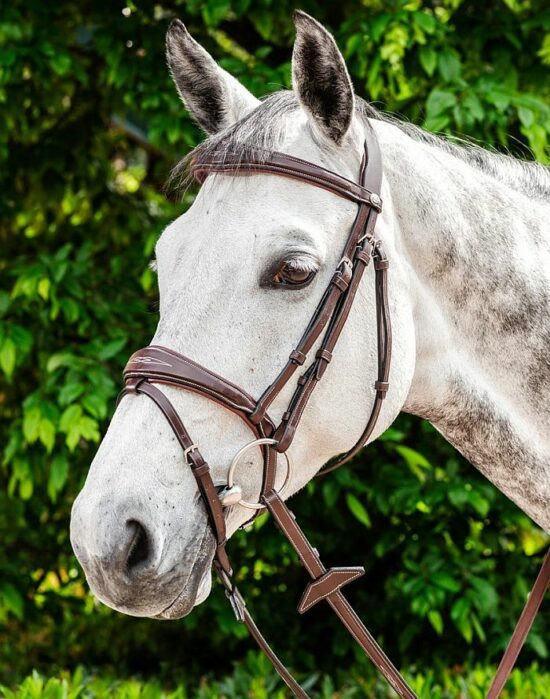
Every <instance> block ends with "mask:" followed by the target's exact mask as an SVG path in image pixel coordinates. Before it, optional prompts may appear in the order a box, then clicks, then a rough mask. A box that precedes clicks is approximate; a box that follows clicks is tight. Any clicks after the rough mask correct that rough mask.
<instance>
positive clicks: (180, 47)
mask: <svg viewBox="0 0 550 699" xmlns="http://www.w3.org/2000/svg"><path fill="white" fill-rule="evenodd" d="M166 57H167V60H168V67H169V68H170V73H171V74H172V78H173V79H174V82H175V84H176V88H177V90H178V93H179V95H180V97H181V99H182V101H183V103H184V105H185V106H186V108H187V109H188V110H189V112H190V113H191V116H192V117H193V119H194V120H195V121H196V122H197V123H198V125H199V126H200V127H201V128H202V129H203V130H204V131H206V133H208V134H213V133H216V132H217V131H220V130H221V129H224V128H226V127H227V126H230V125H231V124H233V123H234V122H235V121H238V120H239V119H241V118H242V117H243V116H245V115H246V114H248V112H250V111H252V110H253V109H254V108H255V107H257V105H258V104H259V103H260V101H259V100H258V99H256V97H254V95H252V93H250V92H249V91H248V90H247V89H246V88H245V87H244V86H243V85H241V83H240V82H239V81H238V80H236V79H235V78H234V77H233V76H232V75H230V74H229V73H228V72H227V71H225V70H223V68H220V66H219V65H218V64H217V63H216V61H215V60H214V59H213V58H212V56H211V55H210V54H209V53H208V52H207V51H205V49H203V47H202V46H201V45H200V44H198V43H197V42H196V41H195V40H194V39H193V37H192V36H191V34H189V32H188V31H187V29H186V27H185V25H184V24H183V22H181V21H180V20H179V19H175V20H174V21H173V22H172V24H171V25H170V28H169V29H168V33H167V34H166Z"/></svg>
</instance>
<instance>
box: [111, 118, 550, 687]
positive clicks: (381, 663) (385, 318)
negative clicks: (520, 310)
mask: <svg viewBox="0 0 550 699" xmlns="http://www.w3.org/2000/svg"><path fill="white" fill-rule="evenodd" d="M193 172H194V175H195V177H196V178H197V180H198V181H199V182H201V183H202V182H203V181H204V179H205V178H206V177H207V176H208V175H209V174H210V173H221V174H229V175H233V176H235V175H237V176H239V175H243V176H249V175H253V174H262V173H264V174H277V175H281V176H284V177H289V178H293V179H296V180H298V181H300V182H305V183H308V184H311V185H314V186H316V187H321V188H323V189H326V190H328V191H330V192H332V193H333V194H335V195H337V196H340V197H343V198H345V199H348V200H350V201H353V202H355V203H356V204H357V207H358V210H357V215H356V217H355V221H354V223H353V226H352V228H351V231H350V233H349V236H348V238H347V241H346V244H345V246H344V249H343V251H342V256H341V260H340V262H339V264H338V266H337V269H336V270H335V272H334V274H333V276H332V278H331V280H330V283H329V285H328V287H327V289H326V290H325V293H324V295H323V297H322V298H321V301H320V302H319V304H318V306H317V308H316V309H315V312H314V314H313V316H312V318H311V320H310V322H309V324H308V326H307V328H306V330H305V332H304V334H303V336H302V338H301V340H300V342H299V343H298V345H297V346H296V347H295V348H294V349H293V350H292V351H291V352H290V355H289V359H288V361H287V363H286V364H285V366H284V367H283V369H282V370H281V372H280V373H279V375H278V376H277V378H276V379H275V380H274V381H273V383H272V384H271V385H270V386H269V387H268V388H267V389H266V390H265V391H264V393H263V395H262V396H261V397H260V398H259V400H255V399H254V398H253V397H252V396H250V395H249V394H248V393H247V392H246V391H243V390H242V389H241V388H240V387H239V386H237V385H235V384H233V383H232V382H230V381H227V380H226V379H224V378H223V377H221V376H219V375H218V374H215V373H214V372H212V371H210V370H209V369H206V368H205V367H203V366H201V365H200V364H198V363H197V362H195V361H193V360H192V359H189V358H187V357H184V356H182V355H180V354H178V353H177V352H174V351H173V350H170V349H167V348H165V347H160V346H154V345H152V346H149V347H145V348H144V349H141V350H139V351H138V352H136V353H135V354H133V355H132V357H131V358H130V360H129V361H128V364H127V365H126V368H125V370H124V379H125V382H126V386H125V388H124V389H123V391H122V393H121V395H120V398H122V397H123V396H125V395H129V394H134V395H139V394H143V395H147V396H148V397H149V398H150V399H151V400H153V401H154V402H155V404H156V405H157V406H158V408H159V409H160V410H161V412H162V413H163V414H164V416H165V418H166V419H167V421H168V423H169V424H170V427H171V428H172V430H173V432H174V434H175V435H176V438H177V439H178V442H179V444H180V446H181V448H182V450H183V452H184V458H185V461H186V463H187V465H188V466H189V467H190V468H191V470H192V472H193V475H194V477H195V479H196V481H197V485H198V488H199V491H200V493H201V496H202V499H203V502H204V505H205V507H206V512H207V514H208V517H209V521H210V526H211V528H212V531H213V533H214V537H215V539H216V553H215V557H214V568H215V569H216V571H217V573H218V575H219V577H220V580H221V582H222V585H223V586H224V588H225V591H226V594H227V597H228V599H229V601H230V603H231V606H232V608H233V611H234V613H235V616H236V618H237V620H238V621H240V622H242V623H244V624H246V626H247V627H248V629H249V631H250V633H251V635H252V636H253V638H254V639H255V640H256V642H257V643H258V645H259V646H260V648H261V649H262V651H263V652H264V653H265V654H266V656H267V657H268V658H269V660H270V661H271V663H272V664H273V666H274V668H275V669H276V670H277V672H278V673H279V675H280V676H281V678H282V679H283V680H284V681H285V682H286V684H287V685H288V687H289V688H290V689H291V690H292V692H293V693H294V694H295V695H296V696H297V697H300V698H301V699H308V695H307V694H306V692H305V691H304V690H303V689H302V688H301V687H300V685H299V684H298V683H297V682H296V680H295V679H294V678H293V677H292V675H291V674H290V673H289V672H288V670H287V669H286V667H285V666H284V664H283V663H282V662H281V661H280V660H279V658H278V657H277V656H276V655H275V653H274V652H273V650H272V649H271V647H270V646H269V644H268V643H267V641H266V640H265V638H264V637H263V636H262V634H261V633H260V631H259V629H258V627H257V626H256V624H255V622H254V620H253V619H252V617H251V615H250V613H249V611H248V609H247V606H246V603H245V601H244V599H243V597H242V595H241V594H240V592H239V591H238V589H237V588H236V587H235V585H234V583H233V581H232V577H231V576H232V572H233V571H232V568H231V564H230V561H229V558H228V555H227V552H226V543H227V539H226V528H225V514H224V507H231V506H239V505H241V506H244V507H248V508H251V509H254V510H256V512H258V511H259V510H260V509H264V508H266V509H267V510H269V512H270V513H271V515H272V517H273V519H274V521H275V523H276V524H277V526H278V527H279V529H280V530H281V532H282V533H283V534H284V536H285V537H286V538H287V539H288V541H289V542H290V544H291V545H292V547H293V548H294V550H295V551H296V553H297V554H298V556H299V558H300V560H301V562H302V564H303V565H304V567H305V568H306V570H307V572H308V573H309V575H310V577H311V582H309V583H308V584H307V586H306V589H305V591H304V593H303V595H302V597H301V599H300V601H299V604H298V611H299V612H300V613H301V614H303V613H305V612H307V611H308V610H309V609H311V608H312V607H313V606H314V605H315V604H317V603H318V602H320V601H322V600H326V602H327V603H328V604H329V605H330V606H331V607H332V609H333V610H334V612H335V613H336V614H337V616H338V617H339V618H340V620H341V621H342V623H343V624H344V626H345V627H346V628H347V630H348V631H349V633H350V634H351V635H352V636H353V637H354V638H355V640H356V641H357V642H358V643H359V645H360V646H361V647H362V648H363V650H364V651H365V653H366V654H367V655H368V657H369V658H370V659H371V660H372V662H373V663H374V664H375V666H376V667H377V668H378V670H379V671H380V672H381V673H382V674H383V675H384V677H385V678H386V680H387V681H388V682H389V683H390V685H391V686H392V687H393V688H394V690H395V691H396V692H397V694H398V695H399V696H400V697H401V698H402V699H417V697H416V695H415V693H414V692H413V691H412V689H411V688H410V687H409V685H408V684H407V682H406V681H405V679H404V678H403V677H402V676H401V674H400V673H399V671H398V670H397V669H396V668H395V667H394V666H393V664H392V663H391V661H390V660H389V658H388V657H387V656H386V654H385V653H384V651H383V650H382V648H380V646H379V645H378V644H377V642H376V640H375V639H374V638H373V637H372V635H371V634H370V632H369V631H368V629H367V628H366V627H365V626H364V624H363V623H362V621H361V620H360V619H359V617H358V616H357V614H356V613H355V611H354V610H353V608H352V607H351V605H350V604H349V602H348V601H347V599H346V598H345V597H344V594H343V592H342V588H343V587H344V586H345V585H347V584H348V583H350V582H352V581H353V580H355V579H357V578H358V577H360V576H361V575H363V574H364V572H365V571H364V569H363V568H362V567H358V566H352V567H343V568H330V569H328V570H327V568H325V566H324V565H323V563H322V561H321V559H320V557H319V553H318V552H317V550H316V549H315V548H313V547H312V546H311V544H310V543H309V541H308V539H307V538H306V536H305V534H304V533H303V531H302V530H301V528H300V527H299V525H298V523H297V522H296V518H295V517H294V515H293V514H292V512H291V511H290V510H289V509H288V507H287V506H286V504H285V502H284V501H283V499H282V497H281V495H282V494H284V492H283V491H284V487H285V485H286V483H287V482H288V480H289V478H290V473H291V461H290V457H289V455H288V453H287V450H288V448H289V447H290V445H291V444H292V440H293V438H294V435H295V433H296V429H297V428H298V425H299V422H300V418H301V416H302V414H303V411H304V409H305V408H306V406H307V403H308V401H309V399H310V397H311V395H312V393H313V391H314V389H315V387H316V386H317V384H318V383H319V381H320V380H321V379H322V377H323V375H324V373H325V371H326V369H327V367H328V364H329V363H330V361H331V359H332V354H333V352H334V349H335V347H336V344H337V342H338V339H339V337H340V334H341V332H342V329H343V327H344V325H345V323H346V320H347V318H348V315H349V312H350V310H351V306H352V304H353V301H354V298H355V294H356V291H357V288H358V286H359V283H360V281H361V279H362V276H363V273H364V271H365V269H366V267H367V265H368V264H369V262H370V260H371V259H372V260H373V266H374V274H375V281H374V283H375V297H376V331H377V348H378V375H377V378H376V381H375V382H374V391H375V397H374V402H373V407H372V410H371V414H370V416H369V418H368V420H367V423H366V427H365V429H364V431H363V433H362V435H361V437H360V438H359V440H358V442H357V444H356V445H355V446H354V447H353V448H352V449H350V450H349V451H348V452H347V453H346V454H344V455H343V456H342V457H341V458H339V459H338V460H337V461H336V462H335V463H333V464H331V465H329V467H327V468H325V469H322V470H321V472H320V473H327V472H328V471H332V470H334V469H335V468H337V467H338V466H341V465H342V464H343V463H345V461H347V460H348V459H350V458H351V457H352V456H354V455H355V454H356V453H357V452H358V451H359V450H360V449H361V448H362V447H363V446H364V445H365V443H366V442H367V441H368V439H369V437H370V436H371V435H372V433H373V430H374V428H375V426H376V423H377V420H378V417H379V414H380V410H381V407H382V401H383V400H384V398H385V396H386V393H387V391H388V388H389V372H390V361H391V339H392V336H391V322H390V315H389V305H388V291H387V271H388V267H389V262H388V259H387V257H386V255H385V253H384V249H383V247H382V244H381V241H379V240H377V239H376V237H375V234H374V233H375V225H376V219H377V216H378V213H379V212H380V211H381V208H382V200H381V198H380V191H381V181H382V164H381V156H380V150H379V146H378V143H377V141H376V138H375V137H374V133H373V132H372V130H370V129H369V130H368V132H367V134H366V141H365V145H364V154H363V159H362V163H361V168H360V175H359V180H358V182H357V183H355V182H352V181H351V180H348V179H346V178H344V177H341V176H340V175H338V174H336V173H333V172H330V171H329V170H326V169H324V168H322V167H319V166H318V165H315V164H313V163H309V162H306V161H304V160H300V159H299V158H295V157H293V156H290V155H286V154H284V153H272V154H270V155H269V157H263V156H262V155H261V154H260V155H259V157H258V158H251V159H249V160H244V161H243V160H241V159H239V158H238V157H237V156H233V155H232V154H231V153H226V152H224V153H223V154H220V157H219V159H217V158H216V157H214V158H213V159H211V160H202V161H200V162H196V163H194V166H193ZM323 332H324V335H323V337H322V339H321V341H320V345H319V348H318V349H317V350H316V352H315V355H314V357H313V359H312V361H311V363H310V364H309V366H308V367H307V368H306V370H305V371H304V372H303V373H302V374H301V376H300V377H299V378H298V379H297V381H296V387H295V390H294V394H293V396H292V398H291V400H290V403H289V405H288V408H287V410H286V411H285V412H284V413H283V415H282V418H281V421H280V423H279V424H278V425H276V424H275V423H274V422H273V420H272V419H271V418H270V417H269V414H268V409H269V407H270V406H271V404H272V403H273V401H274V400H275V398H276V397H277V396H278V395H279V393H280V392H281V390H282V389H283V388H284V387H285V386H286V385H287V383H288V382H289V381H290V380H291V379H292V377H293V376H294V374H295V372H296V371H297V370H298V368H299V367H301V366H303V365H304V364H305V363H306V361H307V359H308V355H309V354H310V352H311V350H312V348H313V346H314V345H315V343H316V342H317V341H318V340H319V338H321V335H322V333H323ZM159 384H160V385H162V384H165V385H170V386H176V387H178V388H183V389H185V390H188V391H193V392H195V393H198V394H199V395H202V396H204V397H206V398H209V399H210V400H213V401H215V402H216V403H219V404H220V405H222V406H223V407H224V408H227V409H228V410H231V411H232V412H234V413H235V414H236V415H238V416H239V417H240V418H241V419H242V420H243V421H244V422H245V423H246V425H247V426H248V427H249V429H250V430H251V432H252V434H253V435H254V441H252V442H250V443H249V444H247V445H245V446H244V447H243V449H241V450H240V451H239V452H238V454H237V455H236V457H235V459H234V460H233V463H232V465H231V467H230V470H229V474H228V483H227V486H226V487H225V488H224V489H222V491H221V492H220V491H219V489H218V488H216V486H215V485H214V482H213V480H212V476H211V474H210V469H209V467H208V464H207V463H206V462H205V460H204V459H203V457H202V455H201V453H200V451H199V449H198V447H197V445H196V444H195V443H194V442H193V441H192V439H191V437H190V435H189V433H188V432H187V430H186V428H185V426H184V424H183V422H182V421H181V418H180V417H179V415H178V413H177V411H176V410H175V408H174V407H173V405H172V403H171V402H170V401H169V400H168V398H166V396H165V395H164V393H163V392H162V390H161V389H160V388H159V387H158V385H159ZM120 398H119V400H120ZM249 448H259V449H261V450H262V454H263V462H264V463H263V477H262V485H261V490H260V494H259V498H258V502H257V503H248V502H244V501H243V500H242V496H241V493H240V489H239V487H238V484H236V483H235V482H234V470H235V467H236V465H237V463H238V461H239V458H240V457H241V455H242V454H243V452H244V451H245V450H247V449H249ZM279 454H283V455H285V457H286V459H287V464H286V467H287V474H286V478H285V483H284V484H283V487H282V488H281V492H278V491H277V489H276V487H275V478H276V475H277V466H278V464H277V459H278V455H279ZM549 583H550V553H549V554H548V555H547V556H546V559H545V562H544V564H543V567H542V569H541V572H540V574H539V577H538V578H537V581H536V583H535V586H534V587H533V590H532V593H531V595H530V597H529V600H528V602H527V604H526V606H525V609H524V611H523V614H522V616H521V618H520V621H519V622H518V626H517V628H516V630H515V631H514V635H513V636H512V639H511V641H510V644H509V646H508V648H507V650H506V652H505V654H504V657H503V659H502V662H501V664H500V666H499V669H498V671H497V674H496V676H495V679H494V681H493V684H492V686H491V689H490V690H489V694H488V695H487V699H497V697H498V696H499V694H500V691H501V690H502V687H503V686H504V684H505V682H506V679H507V677H508V675H509V673H510V671H511V669H512V667H513V665H514V662H515V660H516V658H517V655H518V654H519V651H520V649H521V647H522V645H523V642H524V640H525V637H526V636H527V633H528V631H529V629H530V627H531V625H532V623H533V620H534V618H535V616H536V613H537V610H538V607H539V606H540V603H541V601H542V599H543V597H544V594H545V591H546V589H547V588H548V585H549Z"/></svg>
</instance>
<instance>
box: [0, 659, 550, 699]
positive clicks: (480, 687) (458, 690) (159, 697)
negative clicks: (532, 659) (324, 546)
mask: <svg viewBox="0 0 550 699" xmlns="http://www.w3.org/2000/svg"><path fill="white" fill-rule="evenodd" d="M493 673H494V669H493V668H484V667H479V666H476V667H473V668H472V669H466V668H460V669H456V668H455V669H453V670H445V671H443V672H441V673H434V672H429V673H428V674H426V675H423V674H420V673H409V675H408V676H407V679H408V681H409V682H410V685H411V687H412V688H413V690H414V691H415V692H416V693H417V694H418V697H419V699H462V698H463V697H465V696H468V697H469V698H471V699H483V698H484V697H485V693H486V691H487V689H488V687H489V684H490V681H491V679H492V676H493ZM303 685H304V686H305V687H307V688H308V691H311V695H312V696H313V697H315V698H318V699H351V698H352V697H370V698H371V699H392V698H393V697H395V694H394V692H392V691H391V689H390V688H389V686H388V685H387V683H386V682H384V680H382V679H381V678H379V677H373V676H372V674H371V675H370V676H362V675H359V674H357V675H356V676H354V677H351V678H350V677H348V678H347V679H346V681H345V684H344V686H343V687H341V688H340V689H339V690H338V691H336V689H335V687H334V684H333V682H332V681H331V680H330V679H329V678H328V677H326V676H321V677H319V676H318V675H312V676H311V677H309V678H307V679H305V680H304V681H303ZM286 696H288V692H287V691H286V690H284V689H282V688H281V682H280V680H279V679H278V678H277V676H276V675H275V674H274V672H273V669H272V668H271V666H270V665H269V663H268V661H267V660H266V659H265V658H264V657H263V656H260V655H256V654H252V653H249V654H248V655H247V657H246V660H245V661H244V662H241V663H238V664H236V666H235V668H234V670H233V672H232V673H231V674H230V675H228V676H227V677H226V678H224V679H222V680H215V679H213V678H211V677H203V678H202V679H201V681H200V683H199V684H198V686H197V683H195V682H190V681H189V680H185V679H181V680H180V681H179V682H177V683H176V684H174V683H171V684H170V685H168V686H167V685H166V683H160V682H158V681H152V682H151V681H150V682H143V681H140V680H139V679H133V678H132V679H127V680H122V681H121V680H118V679H114V678H112V677H104V676H96V675H92V674H87V673H85V672H84V671H83V670H82V668H78V669H77V670H76V671H75V672H73V673H72V674H71V673H68V672H60V673H59V675H58V676H55V677H49V678H46V677H44V676H43V675H41V674H40V673H38V672H36V671H34V672H33V673H32V674H31V675H29V676H28V677H25V678H24V679H23V681H22V682H21V683H20V684H18V685H16V686H15V687H2V686H1V685H0V697H2V698H3V699H81V697H86V698H87V699H103V698H104V697H111V698H112V699H219V698H220V697H223V699H242V697H248V698H249V699H284V697H286ZM502 699H550V674H548V673H547V672H543V671H541V669H540V668H539V667H538V666H537V665H536V664H535V665H533V666H532V667H530V668H528V669H526V670H523V671H520V670H514V672H513V673H512V676H511V679H510V682H509V684H508V686H507V688H506V689H505V690H504V691H503V693H502Z"/></svg>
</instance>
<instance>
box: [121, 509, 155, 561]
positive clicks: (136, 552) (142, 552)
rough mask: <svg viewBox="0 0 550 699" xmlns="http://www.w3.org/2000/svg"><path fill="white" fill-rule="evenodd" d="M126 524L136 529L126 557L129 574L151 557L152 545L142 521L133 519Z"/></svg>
mask: <svg viewBox="0 0 550 699" xmlns="http://www.w3.org/2000/svg"><path fill="white" fill-rule="evenodd" d="M126 526H129V527H132V529H134V536H133V538H132V540H131V542H130V547H129V549H128V555H127V557H126V570H127V572H128V573H129V574H132V573H133V572H135V570H136V568H138V567H139V565H140V564H141V563H143V562H144V561H146V560H147V559H148V558H149V555H150V553H151V546H150V541H149V536H148V535H147V531H146V529H145V528H144V526H143V525H142V524H141V523H140V522H137V521H136V520H135V519H131V520H129V521H128V522H127V523H126Z"/></svg>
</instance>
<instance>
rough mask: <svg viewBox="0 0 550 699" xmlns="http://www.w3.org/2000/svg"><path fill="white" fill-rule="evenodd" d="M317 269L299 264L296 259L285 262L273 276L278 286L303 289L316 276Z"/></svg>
mask: <svg viewBox="0 0 550 699" xmlns="http://www.w3.org/2000/svg"><path fill="white" fill-rule="evenodd" d="M315 274H316V271H315V270H312V269H306V268H304V267H301V266H299V265H298V264H297V263H296V262H294V261H292V260H291V261H289V262H285V263H284V265H283V266H282V267H281V268H280V269H279V271H278V272H277V274H276V275H275V276H274V277H273V283H274V284H275V285H276V286H284V287H292V288H294V289H302V288H303V287H305V286H307V285H308V284H309V283H310V282H311V281H312V279H313V277H314V276H315Z"/></svg>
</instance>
